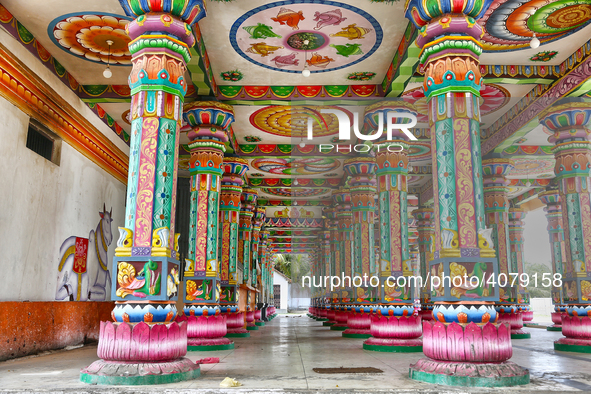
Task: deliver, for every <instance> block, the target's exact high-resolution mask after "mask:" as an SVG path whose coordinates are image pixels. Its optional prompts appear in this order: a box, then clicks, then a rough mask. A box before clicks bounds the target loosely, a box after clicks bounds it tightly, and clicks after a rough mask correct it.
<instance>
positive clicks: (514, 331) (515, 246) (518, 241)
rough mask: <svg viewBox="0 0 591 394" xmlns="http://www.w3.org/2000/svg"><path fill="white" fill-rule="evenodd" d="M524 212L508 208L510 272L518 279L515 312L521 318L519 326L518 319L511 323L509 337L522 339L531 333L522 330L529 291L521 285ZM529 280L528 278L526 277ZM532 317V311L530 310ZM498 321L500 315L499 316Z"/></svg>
mask: <svg viewBox="0 0 591 394" xmlns="http://www.w3.org/2000/svg"><path fill="white" fill-rule="evenodd" d="M525 214H526V212H525V211H524V210H523V209H522V208H516V207H513V208H509V245H510V252H511V263H512V264H513V267H512V270H511V271H512V272H515V273H517V275H518V278H519V280H517V281H516V282H517V283H516V284H517V286H516V287H517V308H518V309H517V312H518V314H519V317H520V319H521V327H519V324H520V321H519V319H518V320H517V322H516V323H517V324H515V325H514V324H513V322H512V323H511V339H522V338H531V334H530V333H528V332H526V331H523V330H522V329H521V328H523V324H524V322H526V321H527V320H526V318H527V316H528V315H529V314H530V312H531V311H530V300H529V292H528V291H527V288H526V287H525V286H523V284H524V283H525V282H524V280H525V278H524V275H523V273H524V272H525V267H524V263H525V261H524V259H525V257H524V253H525V249H524V246H523V244H524V238H523V225H524V222H523V219H524V218H525ZM528 280H529V279H528ZM531 314H532V318H530V319H529V320H532V319H533V312H531ZM499 321H502V320H500V317H499Z"/></svg>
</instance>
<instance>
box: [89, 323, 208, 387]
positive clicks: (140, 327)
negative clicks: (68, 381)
mask: <svg viewBox="0 0 591 394" xmlns="http://www.w3.org/2000/svg"><path fill="white" fill-rule="evenodd" d="M186 354H187V324H186V323H185V322H180V323H176V322H173V323H169V324H152V325H148V324H146V323H144V322H142V323H135V324H131V323H113V322H101V325H100V332H99V343H98V348H97V355H98V356H99V357H100V358H101V359H102V360H98V361H95V362H94V363H92V364H91V365H90V366H88V367H86V368H84V369H82V371H81V374H80V380H81V381H82V382H85V383H90V384H113V385H138V384H162V383H172V382H178V381H181V380H187V379H194V378H196V377H198V376H199V374H200V370H199V365H197V364H195V363H193V362H192V361H191V360H189V359H187V358H184V356H185V355H186Z"/></svg>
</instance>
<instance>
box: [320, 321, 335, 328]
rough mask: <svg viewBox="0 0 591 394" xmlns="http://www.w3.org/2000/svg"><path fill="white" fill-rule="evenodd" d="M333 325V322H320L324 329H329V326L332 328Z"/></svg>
mask: <svg viewBox="0 0 591 394" xmlns="http://www.w3.org/2000/svg"><path fill="white" fill-rule="evenodd" d="M334 324H337V323H335V322H333V321H324V322H322V325H323V326H324V327H330V326H332V325H334Z"/></svg>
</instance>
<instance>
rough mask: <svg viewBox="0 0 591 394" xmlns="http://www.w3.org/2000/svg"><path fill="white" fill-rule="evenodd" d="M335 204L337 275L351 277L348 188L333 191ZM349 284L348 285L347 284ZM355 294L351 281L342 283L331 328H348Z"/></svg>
mask: <svg viewBox="0 0 591 394" xmlns="http://www.w3.org/2000/svg"><path fill="white" fill-rule="evenodd" d="M332 199H333V202H334V204H335V212H334V213H335V216H336V226H337V231H338V245H337V247H338V248H339V251H338V252H339V253H338V259H339V264H338V270H337V271H336V272H335V275H337V276H339V277H340V278H341V280H342V279H343V278H347V277H348V278H351V276H352V275H351V274H352V262H353V214H352V212H351V194H350V193H349V190H347V189H342V188H341V189H337V190H333V192H332ZM346 285H348V286H346ZM352 296H353V287H352V286H351V285H349V283H341V286H340V291H339V305H338V310H337V311H336V313H335V320H336V324H334V325H332V326H331V327H330V329H331V330H336V331H344V330H346V329H347V321H348V319H349V314H350V308H349V306H348V304H349V303H350V302H351V300H352Z"/></svg>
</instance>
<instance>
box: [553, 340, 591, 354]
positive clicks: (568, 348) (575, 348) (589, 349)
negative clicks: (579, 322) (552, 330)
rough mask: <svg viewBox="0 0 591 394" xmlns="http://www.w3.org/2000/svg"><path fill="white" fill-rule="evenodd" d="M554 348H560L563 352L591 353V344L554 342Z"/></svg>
mask: <svg viewBox="0 0 591 394" xmlns="http://www.w3.org/2000/svg"><path fill="white" fill-rule="evenodd" d="M554 350H559V351H561V352H575V353H591V346H585V345H565V344H564V343H556V342H554Z"/></svg>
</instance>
